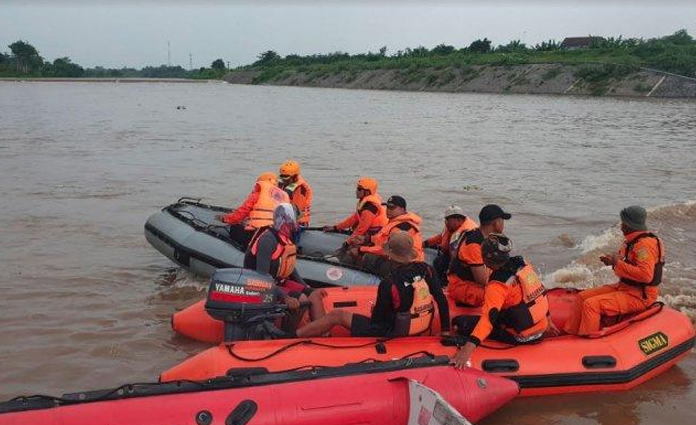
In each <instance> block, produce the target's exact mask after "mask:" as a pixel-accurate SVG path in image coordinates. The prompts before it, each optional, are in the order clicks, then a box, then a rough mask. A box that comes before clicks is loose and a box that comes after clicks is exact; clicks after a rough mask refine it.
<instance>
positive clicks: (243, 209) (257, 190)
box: [222, 181, 290, 230]
mask: <svg viewBox="0 0 696 425" xmlns="http://www.w3.org/2000/svg"><path fill="white" fill-rule="evenodd" d="M262 190H263V191H265V192H264V194H263V196H262V193H261V192H262ZM282 202H290V198H289V197H288V196H287V194H286V193H285V192H283V191H282V190H281V189H279V188H278V187H277V186H275V185H273V184H271V183H268V182H265V181H261V182H256V183H255V184H254V189H252V191H251V193H250V194H249V196H247V198H246V200H245V201H244V202H243V203H242V205H240V206H239V207H237V208H236V209H235V210H234V211H232V212H231V213H228V214H225V216H224V217H223V220H222V221H223V222H225V223H227V224H232V225H234V224H240V223H241V222H242V221H244V219H245V218H247V217H250V216H251V214H252V211H254V210H259V211H263V212H262V214H261V215H263V216H264V217H265V218H266V219H264V220H259V225H255V224H254V223H251V220H250V223H249V224H248V226H247V227H248V228H249V230H255V229H258V228H260V227H263V226H270V225H271V224H273V210H274V209H275V207H276V206H278V204H280V203H282ZM260 203H265V204H267V205H259V204H260ZM250 218H251V217H250ZM261 222H262V223H261Z"/></svg>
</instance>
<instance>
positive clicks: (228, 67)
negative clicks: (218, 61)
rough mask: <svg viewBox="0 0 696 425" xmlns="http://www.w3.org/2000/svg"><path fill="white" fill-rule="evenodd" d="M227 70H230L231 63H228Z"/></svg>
mask: <svg viewBox="0 0 696 425" xmlns="http://www.w3.org/2000/svg"><path fill="white" fill-rule="evenodd" d="M227 69H228V70H229V69H230V61H227Z"/></svg>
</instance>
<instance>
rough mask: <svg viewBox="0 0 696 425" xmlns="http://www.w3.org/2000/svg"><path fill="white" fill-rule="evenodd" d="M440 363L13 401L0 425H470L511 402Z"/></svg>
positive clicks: (507, 389) (0, 414) (487, 378)
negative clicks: (455, 416) (434, 423)
mask: <svg viewBox="0 0 696 425" xmlns="http://www.w3.org/2000/svg"><path fill="white" fill-rule="evenodd" d="M447 363H448V359H446V358H428V357H421V358H415V359H408V361H404V360H402V361H392V362H384V363H362V364H353V365H347V366H341V367H338V368H327V369H317V370H306V371H292V372H283V373H266V372H264V371H263V370H259V369H247V370H245V371H241V372H240V373H238V374H235V375H230V376H224V377H221V378H217V379H214V380H209V381H204V382H183V381H182V382H175V383H159V384H132V385H124V386H122V387H119V388H115V389H111V390H98V391H90V392H84V393H75V394H65V395H63V396H61V397H48V396H30V397H18V398H16V399H13V400H11V401H8V402H5V403H0V423H2V424H3V425H15V424H17V425H20V424H21V425H27V424H37V425H38V424H52V425H93V424H103V423H109V424H110V425H134V424H138V425H173V424H178V425H215V424H228V425H231V424H237V425H243V424H247V423H249V424H274V425H314V424H316V425H320V424H322V425H323V424H336V425H341V424H356V423H361V424H375V425H389V424H394V425H401V424H406V423H413V424H415V423H418V424H427V423H428V422H429V420H427V419H426V420H425V421H421V420H419V419H422V418H421V416H422V415H423V414H424V413H425V414H426V416H427V418H429V417H430V415H431V414H432V415H435V416H436V417H437V416H438V415H439V416H440V417H442V415H443V412H444V413H445V414H447V413H453V412H452V411H451V410H450V409H454V410H456V412H458V413H459V414H461V415H462V416H464V417H465V418H466V419H468V420H469V421H473V422H476V421H478V420H480V419H482V418H483V417H485V416H487V415H488V414H490V413H492V412H494V411H495V410H497V409H498V408H500V407H501V406H503V405H504V404H505V403H507V402H508V401H510V400H511V399H513V398H514V397H515V396H517V394H518V391H519V390H518V387H517V384H516V383H515V382H512V381H510V380H508V379H504V378H501V377H497V376H491V375H489V374H487V373H484V372H480V371H477V370H471V369H469V370H462V371H455V370H454V369H453V368H452V367H451V366H448V364H447ZM356 388H360V390H359V391H356V390H355V389H356ZM433 391H434V393H433ZM440 397H441V398H440ZM433 398H434V400H433ZM442 399H444V400H445V401H446V403H442V402H441V400H442ZM427 400H430V402H428V401H427ZM424 418H425V416H424ZM438 423H439V422H438ZM448 423H462V422H461V421H451V422H450V421H448Z"/></svg>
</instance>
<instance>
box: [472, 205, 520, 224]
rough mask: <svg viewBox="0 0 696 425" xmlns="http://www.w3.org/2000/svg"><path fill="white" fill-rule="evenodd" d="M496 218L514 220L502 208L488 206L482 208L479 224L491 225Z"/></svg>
mask: <svg viewBox="0 0 696 425" xmlns="http://www.w3.org/2000/svg"><path fill="white" fill-rule="evenodd" d="M496 218H502V219H503V220H510V219H511V218H512V215H510V214H508V213H506V212H505V211H503V209H502V208H500V207H499V206H498V205H495V204H488V205H486V206H485V207H483V208H481V212H480V213H479V223H481V224H484V223H490V222H491V221H493V220H495V219H496Z"/></svg>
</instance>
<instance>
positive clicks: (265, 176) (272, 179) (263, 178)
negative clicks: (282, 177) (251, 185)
mask: <svg viewBox="0 0 696 425" xmlns="http://www.w3.org/2000/svg"><path fill="white" fill-rule="evenodd" d="M256 181H257V182H269V183H272V184H278V177H276V175H275V173H274V172H272V171H266V172H265V173H261V174H260V175H259V177H258V178H257V179H256Z"/></svg>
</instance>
